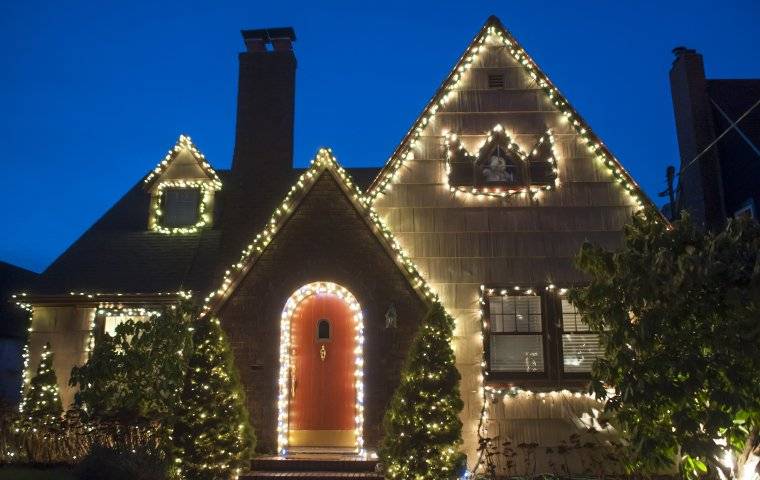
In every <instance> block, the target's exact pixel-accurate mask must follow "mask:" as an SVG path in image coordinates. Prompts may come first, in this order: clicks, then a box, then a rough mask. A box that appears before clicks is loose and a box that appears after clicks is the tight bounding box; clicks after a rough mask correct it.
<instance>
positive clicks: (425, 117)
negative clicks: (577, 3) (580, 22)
mask: <svg viewBox="0 0 760 480" xmlns="http://www.w3.org/2000/svg"><path fill="white" fill-rule="evenodd" d="M500 47H504V48H506V49H507V51H508V52H509V54H510V55H511V56H512V58H513V59H514V60H515V61H517V62H518V63H519V64H520V65H521V66H522V67H523V69H524V70H525V71H526V73H527V74H528V75H529V76H530V77H531V78H532V79H533V80H534V81H535V82H536V83H537V84H538V86H539V87H540V88H541V89H542V90H543V92H544V93H545V94H546V96H547V98H548V99H549V100H550V101H551V102H552V104H553V105H554V106H555V107H556V108H557V110H558V112H559V113H560V114H561V115H562V119H563V121H565V122H568V123H569V124H570V125H571V126H572V127H573V129H574V130H575V132H576V133H577V134H578V135H579V136H580V137H581V140H582V141H583V142H584V143H585V145H586V148H587V149H588V151H589V152H590V153H591V154H592V155H593V156H594V158H596V160H597V161H598V162H600V163H601V164H602V165H604V166H605V167H607V169H608V171H609V172H610V174H611V175H612V176H613V178H614V179H615V181H616V182H617V183H618V184H619V185H620V186H621V187H622V188H623V189H624V191H625V192H627V194H628V195H629V196H630V198H631V201H632V202H633V203H634V204H635V205H636V207H637V209H640V208H643V206H644V203H643V202H644V201H646V202H647V203H649V204H650V205H653V203H652V202H651V200H649V198H648V197H647V196H646V194H644V192H643V191H642V189H641V187H639V185H638V184H637V183H636V181H635V180H634V179H633V178H632V177H631V176H630V174H629V173H628V172H627V171H626V170H625V168H624V167H623V166H622V164H621V163H620V162H619V161H618V160H617V158H615V156H614V155H613V154H612V153H611V152H610V151H609V149H608V148H607V147H606V146H605V145H604V143H603V142H602V141H601V140H600V139H599V138H598V137H597V135H596V134H595V133H594V132H593V131H592V130H591V128H590V127H589V126H588V124H587V123H586V122H585V120H583V118H582V117H581V116H580V114H578V112H577V111H576V110H575V108H573V106H572V105H570V102H568V101H567V99H566V98H565V97H564V96H563V95H562V93H561V92H560V91H559V89H557V87H556V86H554V84H553V83H552V81H551V80H550V79H549V77H548V76H547V75H546V74H545V73H544V72H543V71H542V70H541V69H540V68H539V67H538V65H537V64H536V63H535V62H534V61H533V59H532V58H531V57H530V56H529V55H528V54H527V52H526V51H525V50H524V49H523V48H522V47H521V46H520V45H519V43H518V42H517V41H516V40H515V39H514V37H513V36H512V35H511V34H510V33H509V31H507V30H506V28H504V27H503V26H502V25H501V24H498V25H492V24H487V25H486V26H484V27H483V29H481V31H480V32H479V33H478V34H477V35H476V37H475V39H474V40H473V41H472V42H471V44H470V47H468V48H467V50H466V51H465V52H464V53H463V54H462V56H461V57H460V59H459V61H458V62H457V64H456V65H455V67H454V69H453V70H452V71H451V73H450V74H449V76H448V77H447V78H446V79H445V80H444V82H443V84H442V85H441V87H440V88H439V89H438V91H437V92H436V94H435V95H434V96H433V98H432V99H431V100H430V101H429V102H428V104H427V106H426V107H425V109H424V110H423V111H422V113H421V114H420V116H419V117H418V118H417V121H416V122H415V123H414V124H413V125H412V128H411V129H410V130H409V131H408V132H407V133H406V135H405V136H404V138H403V140H402V141H401V143H400V144H399V146H398V147H397V148H396V150H395V151H394V153H393V155H391V157H390V159H389V160H388V162H387V163H386V165H385V166H384V167H383V169H382V170H381V172H380V174H379V175H378V176H377V178H376V179H375V180H374V181H373V182H372V185H371V186H370V188H369V190H368V197H369V199H370V202H372V203H373V204H374V202H375V200H377V198H378V197H380V196H382V195H383V194H384V193H385V192H386V191H387V189H388V188H389V187H390V184H391V182H392V181H393V179H394V178H395V176H396V174H397V173H398V171H399V170H400V168H401V167H402V166H403V165H404V164H405V162H406V161H408V160H412V159H414V150H415V148H416V147H417V146H418V144H419V142H420V137H421V136H422V133H423V132H424V131H425V129H426V128H427V126H429V125H430V124H431V123H432V122H433V121H434V119H435V116H436V114H437V113H438V111H439V110H441V109H442V108H444V107H445V106H446V105H447V104H448V102H449V101H450V100H451V99H452V97H453V96H454V95H456V94H457V92H458V88H459V87H460V84H461V82H462V81H463V78H464V76H465V73H466V72H467V71H468V70H469V69H470V68H472V66H473V64H474V62H475V61H477V60H478V58H479V56H480V55H481V54H482V53H483V52H484V51H486V49H488V48H500ZM476 193H477V192H476Z"/></svg>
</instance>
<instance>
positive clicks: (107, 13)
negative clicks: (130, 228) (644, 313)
mask: <svg viewBox="0 0 760 480" xmlns="http://www.w3.org/2000/svg"><path fill="white" fill-rule="evenodd" d="M490 14H496V15H497V16H499V17H500V18H501V20H502V21H503V22H504V24H505V25H506V26H507V28H509V29H510V30H511V31H512V33H513V34H514V35H515V36H516V37H517V39H518V40H519V41H520V42H521V43H522V44H523V46H524V47H525V48H526V50H527V51H528V52H529V53H530V54H531V55H532V56H533V57H534V58H535V59H536V61H537V62H538V63H539V65H540V66H541V67H542V68H543V69H544V71H545V72H546V73H547V74H548V75H549V77H550V78H552V80H553V81H554V82H555V83H556V84H557V85H558V86H559V88H560V89H561V90H562V91H563V92H564V93H565V94H566V95H567V97H568V98H569V100H570V101H571V103H573V104H574V105H575V107H576V108H577V109H578V110H579V111H580V112H581V114H582V115H583V116H584V117H585V118H586V119H587V120H588V121H589V123H590V124H591V126H592V127H593V128H594V129H595V130H596V131H597V132H598V133H599V134H600V135H601V137H602V138H603V139H604V140H605V142H606V143H607V145H608V146H609V147H610V148H611V150H612V151H613V152H614V153H615V154H616V155H617V156H618V157H619V158H620V159H621V160H622V162H623V164H624V165H626V166H627V168H628V169H629V170H630V171H631V173H632V174H633V176H634V177H635V178H636V179H637V180H638V181H639V182H640V183H641V184H642V185H643V187H644V188H645V190H646V191H647V192H648V193H649V194H650V195H656V193H657V192H658V191H660V190H662V189H663V188H664V170H665V167H666V165H667V164H669V163H676V164H677V162H678V153H677V145H676V139H675V127H674V124H673V113H672V105H671V100H670V90H669V88H670V87H669V84H668V69H669V68H670V64H671V61H672V58H673V56H672V54H671V49H672V48H673V47H675V46H677V45H685V46H688V47H690V48H696V49H697V50H699V51H700V52H701V53H703V54H704V56H705V63H706V69H707V74H708V76H711V77H719V78H741V77H755V78H758V77H760V53H758V45H760V28H758V22H759V21H760V2H758V1H757V0H746V1H745V0H733V1H731V0H724V1H720V2H719V1H715V0H712V1H701V0H699V1H698V0H691V1H662V0H660V1H633V0H630V1H611V0H610V1H600V0H590V1H583V2H581V1H565V2H539V1H524V0H523V1H506V0H503V1H491V2H486V1H474V0H467V1H458V2H454V1H448V0H445V1H443V0H438V1H430V2H414V1H408V0H407V1H404V2H395V1H385V2H370V1H362V2H345V3H343V4H340V3H323V2H316V1H313V0H312V1H284V0H279V1H277V0H273V1H247V2H244V1H216V2H210V1H209V2H193V1H187V0H184V1H157V0H154V1H130V2H111V1H94V0H93V1H90V2H82V1H75V0H67V1H31V0H16V1H14V0H2V1H0V112H2V115H0V167H1V168H2V190H0V191H1V192H2V202H3V205H4V207H3V208H2V210H1V212H2V213H1V214H0V215H1V217H0V225H2V230H0V260H4V261H7V262H11V263H15V264H18V265H21V266H23V267H26V268H29V269H32V270H35V271H42V270H44V268H45V267H46V266H47V265H48V264H49V263H50V262H51V261H52V260H54V259H55V258H56V257H57V256H58V255H59V254H60V253H61V252H62V251H63V250H64V249H65V248H66V247H67V246H68V245H70V244H71V242H73V241H74V240H76V239H77V238H78V237H79V235H81V234H82V233H83V232H84V230H85V229H86V228H87V227H88V226H89V225H91V224H92V223H93V222H94V221H95V220H96V219H97V218H98V217H100V216H101V215H102V214H103V213H104V212H105V211H106V210H107V209H108V208H109V207H110V206H111V205H112V204H113V203H114V202H115V201H116V200H117V199H118V198H119V197H120V196H121V195H122V194H123V193H124V192H125V191H126V190H127V189H128V188H129V187H130V186H131V185H133V184H134V183H135V182H136V181H138V180H139V179H140V177H141V176H142V175H144V174H145V173H146V172H147V171H148V170H149V169H151V168H152V167H153V166H154V165H155V164H156V163H157V162H158V161H159V160H160V159H161V158H162V157H163V155H164V154H165V152H166V150H167V149H168V148H169V147H171V146H172V145H173V144H174V142H175V140H176V138H177V136H178V135H179V134H180V133H187V134H189V135H190V136H192V137H193V140H194V141H195V142H196V144H197V145H198V146H199V148H200V149H201V151H203V152H204V153H205V154H206V156H207V157H208V158H209V160H210V161H211V162H212V164H213V165H214V166H216V167H219V168H226V167H228V166H229V165H230V161H231V155H232V147H233V139H234V125H235V101H236V88H237V87H236V82H237V53H238V52H239V51H241V50H242V49H243V43H242V40H241V37H240V33H239V31H240V30H241V29H243V28H260V27H273V26H286V25H292V26H293V27H294V28H295V30H296V34H297V36H298V41H297V42H296V45H295V49H296V55H297V58H298V73H297V88H296V90H297V98H296V133H295V163H296V165H305V164H307V163H308V161H309V159H310V158H311V156H312V155H313V154H314V152H315V151H316V149H317V148H318V147H319V146H323V145H324V146H331V147H333V149H334V151H335V153H336V155H337V157H338V159H339V160H340V161H341V162H342V163H343V164H345V165H350V166H364V165H367V166H370V165H381V164H382V163H383V162H384V161H385V160H386V159H387V157H388V156H389V155H390V153H391V152H392V151H393V149H394V148H395V146H396V145H397V143H398V142H399V141H400V139H401V138H402V136H403V134H404V133H405V132H406V130H407V129H408V128H409V126H410V125H411V122H412V121H413V120H414V119H415V118H416V116H417V114H418V113H419V112H420V109H421V108H422V107H423V106H424V105H425V103H426V102H427V101H428V99H429V98H430V96H431V95H432V94H433V93H434V91H435V89H436V88H437V87H438V85H439V84H440V82H441V80H442V79H443V78H444V76H445V75H446V74H447V73H448V71H449V69H450V68H451V67H452V65H453V64H454V62H455V61H456V60H457V58H458V57H459V55H460V54H461V52H462V51H463V50H464V48H465V47H466V46H467V43H468V41H469V40H470V39H471V38H472V36H473V35H474V34H475V33H476V32H477V31H478V29H479V28H480V27H481V25H482V24H483V22H485V20H486V18H487V17H488V16H489V15H490ZM657 201H658V203H661V201H660V200H659V199H658V200H657Z"/></svg>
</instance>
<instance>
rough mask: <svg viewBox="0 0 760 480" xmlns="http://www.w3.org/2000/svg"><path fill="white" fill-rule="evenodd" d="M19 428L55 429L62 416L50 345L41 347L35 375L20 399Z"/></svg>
mask: <svg viewBox="0 0 760 480" xmlns="http://www.w3.org/2000/svg"><path fill="white" fill-rule="evenodd" d="M20 411H21V419H20V427H21V428H25V429H31V430H35V431H36V430H37V429H41V428H51V427H57V426H59V424H60V421H61V415H62V414H63V405H62V403H61V394H60V392H59V391H58V378H57V377H56V375H55V370H54V369H53V350H52V349H51V347H50V343H49V342H48V343H46V344H45V345H44V346H43V347H42V354H41V357H40V364H39V366H38V367H37V374H36V375H35V376H34V377H33V378H32V379H31V381H30V382H29V388H28V389H27V390H26V391H25V392H24V396H23V398H22V399H21V408H20Z"/></svg>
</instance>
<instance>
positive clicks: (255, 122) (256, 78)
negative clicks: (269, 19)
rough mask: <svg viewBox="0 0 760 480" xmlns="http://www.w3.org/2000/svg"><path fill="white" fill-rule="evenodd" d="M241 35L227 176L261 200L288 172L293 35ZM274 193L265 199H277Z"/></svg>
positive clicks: (287, 31)
mask: <svg viewBox="0 0 760 480" xmlns="http://www.w3.org/2000/svg"><path fill="white" fill-rule="evenodd" d="M242 34H243V40H244V41H245V46H246V51H245V52H242V53H240V55H239V60H240V77H239V80H238V103H237V125H236V128H235V151H234V154H233V159H232V172H233V174H234V176H235V178H236V180H237V181H238V182H239V185H240V186H241V187H242V188H243V190H247V191H254V190H256V191H258V193H259V194H262V193H265V192H264V191H262V190H268V188H267V187H268V186H270V185H272V186H274V185H276V186H278V187H279V186H280V185H282V184H283V182H285V183H287V182H288V181H289V179H290V176H291V172H292V165H293V114H294V108H295V74H296V57H295V55H294V54H293V42H294V41H295V39H296V35H295V32H294V31H293V29H292V28H290V27H284V28H267V29H259V30H243V31H242ZM275 190H276V191H272V192H269V193H271V194H274V195H279V192H278V190H279V188H278V189H275ZM257 196H258V195H257Z"/></svg>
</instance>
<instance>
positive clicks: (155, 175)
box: [143, 135, 222, 235]
mask: <svg viewBox="0 0 760 480" xmlns="http://www.w3.org/2000/svg"><path fill="white" fill-rule="evenodd" d="M183 151H187V152H189V153H190V154H191V155H192V156H193V158H194V159H195V160H196V162H198V166H199V167H200V168H201V170H202V171H203V173H205V174H206V176H207V177H208V178H206V179H170V180H161V175H162V174H163V173H164V172H166V170H167V168H169V165H171V163H172V162H173V161H174V159H175V158H177V156H178V155H179V154H180V153H181V152H183ZM156 181H157V182H158V183H157V184H156V185H155V186H152V187H151V200H150V216H149V218H148V228H149V229H150V230H152V231H154V232H158V233H164V234H170V235H186V234H190V233H195V232H197V231H198V230H200V229H202V228H203V227H206V226H208V225H210V224H211V216H212V213H213V212H212V211H211V205H212V200H213V199H214V192H216V191H218V190H221V189H222V181H221V180H220V179H219V175H217V173H216V171H214V169H213V168H212V167H211V164H209V163H208V162H207V161H206V157H205V156H204V155H203V154H202V153H201V152H200V151H199V150H198V149H197V148H196V146H195V145H194V144H193V142H192V141H191V140H190V137H188V136H186V135H180V136H179V139H178V140H177V143H176V145H174V147H172V149H171V150H169V152H168V153H167V154H166V156H165V157H164V159H163V160H161V162H160V163H159V164H158V165H157V166H156V168H154V169H153V170H152V171H151V172H150V173H149V174H148V176H147V177H145V180H143V183H144V184H145V185H146V186H149V185H151V184H152V183H153V182H156ZM167 188H197V189H199V190H200V194H201V201H200V205H199V206H198V221H197V222H196V223H195V224H194V225H190V226H185V227H167V226H163V225H161V217H162V216H163V212H162V211H161V199H162V198H163V193H164V190H165V189H167Z"/></svg>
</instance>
